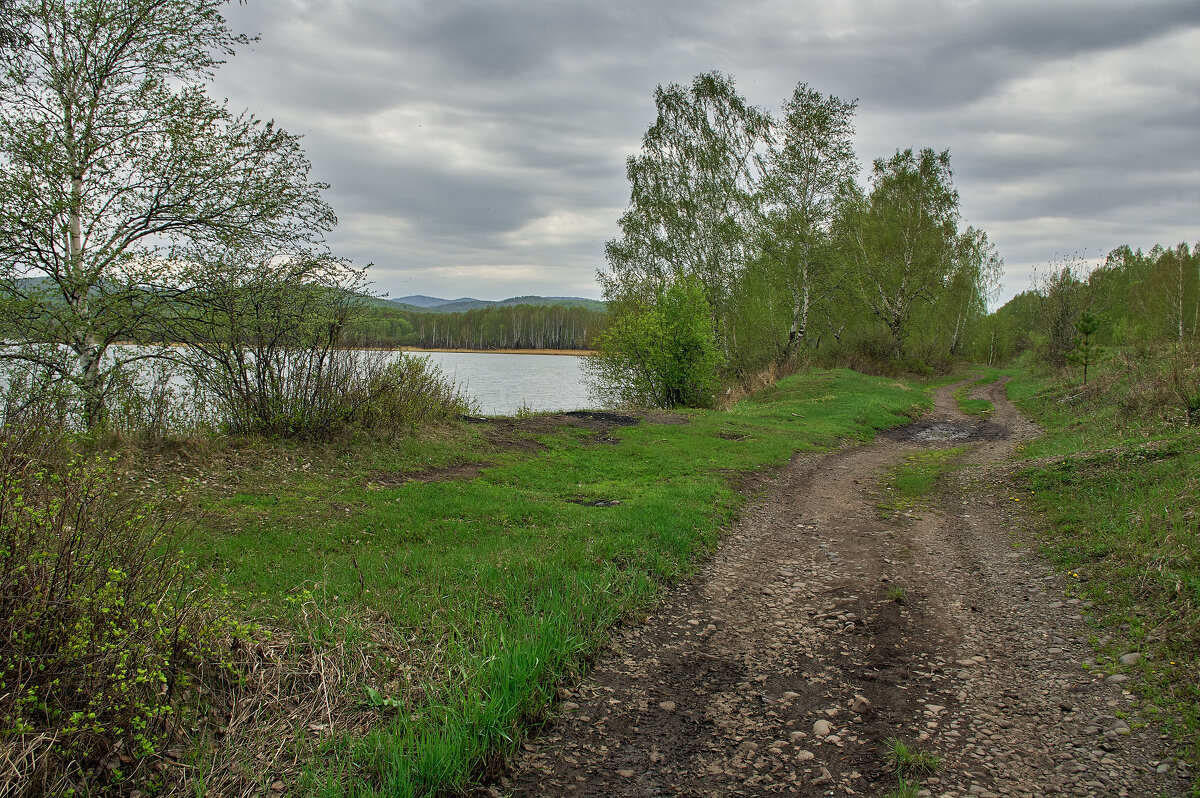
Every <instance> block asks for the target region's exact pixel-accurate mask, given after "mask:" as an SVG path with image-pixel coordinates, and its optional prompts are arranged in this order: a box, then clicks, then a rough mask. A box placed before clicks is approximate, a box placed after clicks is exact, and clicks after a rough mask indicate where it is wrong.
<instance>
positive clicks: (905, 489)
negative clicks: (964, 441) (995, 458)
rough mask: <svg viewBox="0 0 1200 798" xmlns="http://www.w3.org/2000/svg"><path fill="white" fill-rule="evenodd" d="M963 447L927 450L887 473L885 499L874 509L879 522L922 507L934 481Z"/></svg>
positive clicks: (948, 467) (950, 466) (907, 459)
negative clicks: (878, 516)
mask: <svg viewBox="0 0 1200 798" xmlns="http://www.w3.org/2000/svg"><path fill="white" fill-rule="evenodd" d="M966 450H967V447H965V446H956V447H954V448H950V449H930V450H928V451H924V452H917V453H916V454H911V455H909V456H908V457H906V458H904V462H902V463H901V464H900V465H898V466H896V467H895V468H892V469H891V470H890V471H889V472H888V477H887V480H886V481H885V482H884V485H883V490H884V492H885V493H887V498H886V499H884V500H883V501H881V502H879V503H878V504H877V505H876V509H877V510H878V512H879V515H880V517H881V518H883V519H885V520H886V519H888V518H893V517H895V516H897V515H900V514H902V513H905V512H908V511H910V510H915V509H918V508H920V507H922V506H924V504H925V500H926V497H928V496H929V494H930V493H931V492H932V491H933V487H934V485H935V484H936V483H937V481H938V479H939V478H940V477H941V476H942V475H943V474H945V473H946V472H947V471H949V470H950V469H951V468H954V465H953V463H952V461H953V460H954V458H956V457H958V456H959V455H960V454H962V453H963V452H965V451H966Z"/></svg>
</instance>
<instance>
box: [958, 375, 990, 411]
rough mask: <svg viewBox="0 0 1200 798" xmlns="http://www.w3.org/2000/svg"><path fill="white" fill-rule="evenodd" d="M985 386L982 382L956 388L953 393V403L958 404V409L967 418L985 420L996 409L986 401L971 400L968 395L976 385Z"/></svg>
mask: <svg viewBox="0 0 1200 798" xmlns="http://www.w3.org/2000/svg"><path fill="white" fill-rule="evenodd" d="M983 384H985V383H984V382H983V381H982V380H981V381H979V382H976V383H974V384H973V385H964V386H963V387H961V388H956V389H955V391H954V401H955V402H957V403H958V409H959V410H960V411H962V412H963V413H965V414H966V415H968V416H979V417H981V418H986V417H987V416H989V415H991V414H992V411H993V410H995V409H996V408H995V407H994V406H993V405H992V403H991V402H989V401H988V400H987V399H972V398H970V396H969V394H970V393H971V389H972V388H973V387H975V386H976V385H983Z"/></svg>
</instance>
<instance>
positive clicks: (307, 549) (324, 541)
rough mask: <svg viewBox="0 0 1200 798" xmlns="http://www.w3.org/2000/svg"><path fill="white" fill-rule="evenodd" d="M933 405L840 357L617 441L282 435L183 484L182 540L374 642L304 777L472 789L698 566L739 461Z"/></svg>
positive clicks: (835, 441)
mask: <svg viewBox="0 0 1200 798" xmlns="http://www.w3.org/2000/svg"><path fill="white" fill-rule="evenodd" d="M928 405H929V400H928V397H927V396H926V395H925V394H924V393H923V392H922V391H919V390H914V389H912V388H910V387H908V386H906V385H904V384H901V383H898V382H896V381H895V380H891V379H876V378H871V377H865V376H862V375H859V374H856V373H853V372H850V371H845V370H836V371H823V372H818V373H813V374H808V375H803V376H797V377H793V378H789V379H787V380H784V381H782V382H780V383H779V384H777V385H776V386H774V387H772V388H770V389H768V390H767V391H765V392H763V393H762V394H759V395H756V396H754V397H751V398H749V399H747V400H745V401H743V402H741V403H739V404H738V405H736V406H735V407H734V408H733V409H732V410H730V411H728V412H723V413H722V412H689V413H686V414H685V416H686V421H687V422H688V423H685V424H677V423H676V424H669V423H661V424H656V423H643V424H641V425H638V426H632V427H624V428H619V429H616V430H613V431H612V432H610V433H609V436H610V437H612V438H614V439H616V443H615V444H614V445H609V444H601V445H596V444H589V443H586V442H585V438H586V437H587V435H586V432H584V431H582V430H579V429H576V428H570V427H564V428H559V429H550V428H548V427H547V426H546V425H541V427H540V428H541V429H542V431H541V432H536V433H530V434H527V435H525V436H524V439H523V440H524V443H525V445H524V446H523V447H522V448H521V449H519V450H512V449H510V448H505V447H497V446H495V445H493V444H492V443H490V442H489V440H488V439H487V438H486V437H485V436H484V435H483V433H482V432H481V431H480V429H479V427H477V426H474V425H467V424H464V425H463V427H462V428H461V429H460V430H458V431H457V432H455V433H453V434H448V435H443V436H441V437H440V438H437V439H434V440H431V441H428V442H425V441H417V442H413V443H411V444H406V445H405V446H403V447H400V448H399V449H397V450H395V451H379V450H378V449H363V448H361V447H359V448H355V447H354V446H347V447H346V448H345V450H344V451H341V452H335V453H332V454H328V455H322V456H323V457H324V458H325V459H324V460H322V462H320V463H318V464H317V465H316V466H315V467H312V468H308V469H305V468H304V467H303V463H302V461H305V458H306V457H307V454H306V453H304V452H299V451H297V452H285V453H284V455H283V456H282V460H284V461H287V462H288V463H290V465H289V466H288V467H268V466H265V465H264V466H261V467H252V468H251V470H250V471H248V472H246V474H245V475H244V476H242V477H240V478H226V480H225V481H223V482H221V481H217V482H215V483H213V484H210V485H205V484H200V483H201V482H202V480H200V479H199V478H197V479H196V481H195V482H194V483H192V484H191V486H190V487H191V488H192V489H193V490H194V491H196V497H197V501H198V502H199V503H200V504H201V505H202V506H203V508H204V509H205V510H206V511H207V512H208V519H209V520H208V521H206V522H205V523H204V525H203V526H202V527H201V529H200V530H199V533H198V534H197V535H196V536H195V538H194V541H193V543H192V549H191V553H192V554H193V555H194V556H195V557H196V558H197V559H198V560H199V561H200V562H201V563H203V564H205V565H209V566H213V567H214V569H215V571H216V572H217V573H218V574H219V575H220V577H221V579H222V580H223V581H224V583H225V584H226V585H228V586H229V587H230V588H232V589H234V590H235V591H239V592H241V593H243V594H244V595H246V596H248V597H250V600H251V603H252V606H253V608H254V611H255V612H256V613H257V614H258V615H259V616H260V617H262V618H268V619H273V620H274V621H276V622H279V621H280V619H282V621H283V622H287V623H291V624H293V625H296V626H300V625H302V624H303V625H304V628H305V629H306V630H307V631H306V633H307V634H309V635H310V636H311V637H312V638H313V639H315V640H317V641H318V642H321V641H325V642H326V643H327V644H328V645H330V646H348V647H349V648H350V649H352V651H353V652H359V654H358V655H361V656H362V657H364V658H366V659H368V660H370V661H371V662H372V663H373V665H372V671H371V681H372V682H373V684H368V685H359V686H358V687H357V689H358V691H359V692H358V696H359V700H364V697H365V700H364V703H365V704H366V705H367V706H369V707H371V708H372V711H378V713H379V714H378V719H377V722H376V723H375V724H373V726H374V728H373V730H372V731H371V732H370V733H369V734H367V735H366V736H365V737H354V736H351V735H341V736H338V737H334V738H332V739H329V740H326V741H324V742H323V743H322V752H321V754H322V756H321V761H320V762H319V763H314V765H313V767H312V768H311V769H310V771H309V772H308V773H307V774H306V776H305V778H304V780H303V781H304V784H305V785H306V788H305V789H306V791H307V792H309V793H310V794H316V795H353V796H374V795H388V796H407V795H426V794H431V793H434V792H438V791H466V790H468V789H469V788H470V787H471V785H473V784H475V783H476V782H477V780H478V778H479V777H480V775H481V774H483V773H484V772H485V771H486V770H487V769H488V768H490V767H493V766H494V765H495V764H496V763H498V762H500V761H501V760H502V759H503V758H505V757H508V756H510V755H511V754H512V753H513V752H514V751H515V750H516V748H517V746H518V745H519V741H520V740H521V738H522V735H523V734H524V730H525V729H526V728H528V727H529V726H530V725H531V724H535V723H537V722H538V721H539V720H540V719H541V718H543V717H544V716H545V714H546V712H547V711H548V709H549V707H550V705H551V703H552V699H553V696H554V694H555V692H556V690H557V688H558V687H559V686H560V685H561V684H562V683H564V682H567V681H571V680H573V679H575V678H577V676H578V674H579V673H581V671H582V669H583V668H584V667H586V664H587V663H588V661H589V660H590V658H591V657H592V656H593V655H594V652H595V651H596V650H597V648H598V647H599V645H600V644H601V642H602V641H603V640H604V638H605V636H606V634H607V632H608V630H609V629H611V628H612V627H613V625H614V624H616V623H617V622H618V621H619V620H621V619H622V618H628V617H631V616H637V615H639V614H641V613H644V612H646V611H647V610H648V609H649V608H650V607H651V606H652V605H653V603H654V602H655V600H656V599H657V598H658V596H659V595H660V594H661V591H662V589H663V587H664V586H666V585H669V584H671V583H673V582H674V581H676V580H678V579H680V578H681V577H684V576H686V575H688V574H690V573H692V572H693V571H694V570H695V568H696V567H697V565H698V563H700V562H701V561H702V560H703V558H704V557H705V556H706V555H707V554H708V553H709V552H710V551H711V550H712V549H713V548H714V546H715V545H716V543H717V540H718V538H719V535H720V532H721V529H722V528H723V527H724V526H726V525H727V524H728V523H729V521H730V520H731V519H732V518H733V516H734V514H735V512H736V511H737V508H738V507H739V504H740V501H741V497H740V496H739V495H738V493H737V492H736V491H735V489H734V487H733V486H734V484H736V482H737V480H738V479H739V475H742V474H747V473H751V472H754V471H758V470H761V469H765V468H771V467H774V466H778V465H781V464H782V463H784V462H786V461H787V460H788V458H790V457H791V456H792V455H793V454H794V453H796V452H803V451H814V452H815V451H822V450H827V449H831V448H834V447H837V446H839V445H841V444H843V443H844V442H846V441H853V440H867V439H869V438H871V437H872V436H873V434H874V432H875V431H876V430H877V429H883V428H887V427H891V426H895V425H898V424H901V423H904V422H905V421H907V420H908V417H909V415H910V414H914V413H916V412H919V411H920V410H921V409H923V408H925V407H928ZM275 462H277V461H275ZM468 462H478V463H483V464H485V465H484V466H483V467H482V468H481V469H480V470H478V471H477V472H476V473H477V476H474V477H473V478H468V479H460V480H452V481H432V482H418V481H411V482H407V483H404V484H398V482H399V480H398V479H396V478H395V477H396V476H397V475H401V476H402V475H403V474H404V473H405V472H411V471H414V470H419V469H420V468H428V467H446V466H453V465H455V464H462V463H468ZM231 479H233V480H234V481H233V482H230V480H231ZM598 501H603V502H606V503H609V502H619V504H606V505H605V506H589V504H588V503H594V502H598ZM314 604H316V605H319V606H320V608H321V613H311V612H310V609H311V607H312V606H313V605H314ZM314 619H315V620H314ZM364 619H375V621H374V622H380V621H379V620H378V619H385V622H386V624H387V626H388V628H389V630H390V631H391V633H393V634H395V635H396V636H398V637H399V638H400V639H403V640H405V641H407V643H406V646H405V647H404V649H403V651H402V652H399V653H398V652H395V651H384V650H382V649H379V650H376V649H374V648H372V645H373V644H372V643H371V642H370V640H371V636H370V635H369V634H367V632H366V631H365V630H364V629H362V628H361V627H362V625H363V624H365V623H367V621H365V620H364ZM366 687H371V688H372V689H373V690H374V691H375V692H374V693H369V692H367V691H366V690H365V688H366Z"/></svg>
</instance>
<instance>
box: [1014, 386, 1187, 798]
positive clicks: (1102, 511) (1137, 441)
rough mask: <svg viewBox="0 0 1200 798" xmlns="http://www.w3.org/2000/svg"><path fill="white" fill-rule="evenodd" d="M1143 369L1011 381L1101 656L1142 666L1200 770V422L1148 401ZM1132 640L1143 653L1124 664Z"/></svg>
mask: <svg viewBox="0 0 1200 798" xmlns="http://www.w3.org/2000/svg"><path fill="white" fill-rule="evenodd" d="M1135 371H1136V369H1135V370H1130V369H1122V370H1121V372H1119V373H1118V372H1116V371H1115V370H1111V371H1109V372H1108V373H1105V372H1104V371H1101V373H1100V374H1098V375H1097V379H1096V381H1095V384H1093V385H1089V389H1088V390H1087V391H1084V390H1083V389H1082V388H1081V386H1079V385H1078V384H1073V383H1071V382H1060V381H1056V380H1051V379H1048V378H1036V377H1033V376H1029V375H1019V376H1017V377H1016V378H1015V379H1014V380H1013V381H1012V382H1010V383H1009V386H1008V390H1009V395H1010V397H1011V398H1012V399H1013V400H1014V401H1015V402H1016V403H1017V404H1018V406H1019V407H1020V408H1021V409H1022V410H1023V411H1024V412H1025V413H1026V414H1027V415H1029V416H1030V417H1031V418H1032V419H1033V420H1035V421H1036V422H1037V423H1038V424H1039V425H1041V426H1042V427H1043V429H1044V430H1045V434H1044V435H1042V436H1041V437H1039V438H1037V439H1035V440H1034V441H1031V442H1030V443H1028V444H1026V445H1025V446H1024V447H1023V453H1024V455H1025V456H1026V457H1028V458H1031V459H1033V460H1034V461H1035V463H1034V464H1033V465H1031V466H1030V467H1029V468H1028V469H1027V470H1026V471H1025V472H1024V474H1023V480H1024V482H1025V485H1026V487H1027V488H1028V490H1029V491H1030V492H1031V493H1032V494H1033V495H1032V496H1031V497H1030V498H1031V500H1032V502H1033V505H1034V507H1035V508H1036V509H1038V510H1040V511H1041V512H1043V513H1044V514H1045V515H1046V516H1047V517H1048V519H1049V520H1050V521H1051V523H1052V529H1051V530H1050V531H1049V532H1048V533H1047V534H1046V536H1045V538H1044V539H1043V540H1042V551H1043V552H1044V553H1045V554H1046V555H1047V556H1048V557H1049V558H1051V560H1052V561H1053V562H1054V563H1055V564H1056V565H1057V566H1058V567H1059V568H1060V569H1061V570H1062V571H1063V572H1065V573H1066V574H1067V576H1068V579H1069V580H1070V582H1071V588H1070V591H1071V592H1072V593H1073V594H1075V595H1077V596H1079V597H1080V598H1083V599H1087V600H1091V601H1093V602H1095V605H1096V606H1095V609H1094V610H1093V611H1092V613H1093V617H1094V619H1095V622H1096V623H1097V627H1098V628H1097V630H1096V633H1095V637H1094V640H1095V641H1096V643H1097V647H1098V648H1099V651H1100V654H1101V656H1100V658H1099V660H1098V665H1100V666H1101V667H1103V668H1105V669H1106V670H1109V671H1113V672H1115V671H1118V670H1130V671H1132V672H1134V673H1135V674H1136V675H1137V676H1138V678H1137V679H1136V680H1134V681H1133V682H1128V683H1127V684H1128V685H1131V686H1132V687H1131V689H1134V690H1137V691H1138V692H1139V693H1140V694H1141V696H1142V697H1143V699H1144V700H1145V702H1146V705H1145V709H1146V710H1147V713H1148V714H1149V715H1153V716H1154V717H1156V718H1157V721H1156V722H1157V723H1158V724H1160V725H1161V726H1162V727H1163V728H1164V729H1165V730H1167V731H1169V732H1170V733H1173V734H1174V735H1175V736H1176V738H1177V739H1178V740H1180V741H1181V742H1182V743H1183V745H1184V749H1185V756H1187V757H1188V759H1189V760H1190V762H1191V763H1192V765H1193V767H1194V768H1197V769H1200V643H1198V641H1200V523H1198V520H1197V509H1196V508H1197V507H1200V429H1197V428H1195V427H1191V428H1189V427H1184V426H1182V425H1180V424H1179V423H1177V422H1175V423H1172V421H1171V415H1170V409H1169V408H1165V409H1161V408H1160V409H1156V408H1153V407H1151V408H1147V407H1146V406H1145V402H1146V397H1147V396H1149V395H1153V392H1154V387H1155V386H1154V384H1153V383H1152V382H1149V381H1147V380H1145V379H1140V378H1139V376H1138V374H1137V373H1134V372H1135ZM1131 408H1132V409H1133V411H1132V412H1131ZM1159 410H1162V412H1161V413H1160V412H1158V411H1159ZM1128 651H1138V652H1141V653H1142V654H1143V655H1144V656H1143V659H1142V660H1141V662H1140V663H1139V664H1138V665H1136V666H1133V667H1132V668H1123V667H1122V666H1120V665H1119V664H1117V662H1116V659H1117V657H1119V656H1120V655H1121V654H1123V653H1126V652H1128ZM1193 795H1200V780H1198V781H1197V782H1196V784H1195V785H1194V786H1193Z"/></svg>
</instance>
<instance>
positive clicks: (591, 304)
mask: <svg viewBox="0 0 1200 798" xmlns="http://www.w3.org/2000/svg"><path fill="white" fill-rule="evenodd" d="M392 302H394V303H396V304H397V305H399V306H400V308H401V310H408V311H413V312H418V313H466V312H467V311H468V310H476V309H478V308H490V307H506V306H510V305H543V306H549V305H559V306H561V307H567V308H576V307H580V308H587V309H588V310H594V311H598V312H603V311H604V309H605V306H604V303H603V302H600V301H598V300H595V299H584V298H583V297H577V296H515V297H510V298H508V299H501V300H499V301H498V302H497V301H491V300H487V299H472V298H471V297H461V298H459V299H440V298H438V297H432V296H424V295H422V294H413V295H411V296H401V297H395V298H394V299H392Z"/></svg>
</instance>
